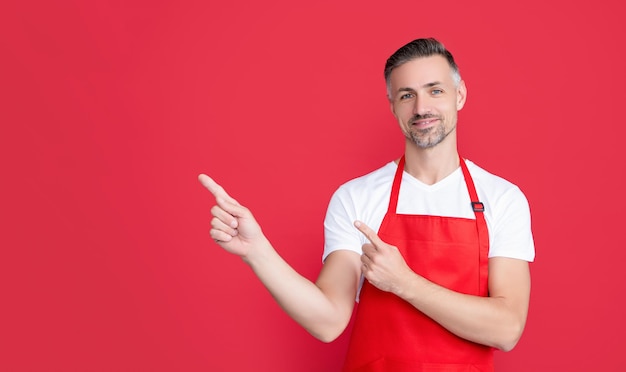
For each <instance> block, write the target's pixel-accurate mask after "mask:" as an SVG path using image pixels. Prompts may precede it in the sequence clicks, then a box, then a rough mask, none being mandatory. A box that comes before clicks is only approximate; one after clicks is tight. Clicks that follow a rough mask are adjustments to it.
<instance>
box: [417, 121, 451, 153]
mask: <svg viewBox="0 0 626 372" xmlns="http://www.w3.org/2000/svg"><path fill="white" fill-rule="evenodd" d="M453 130H454V127H452V128H451V129H450V130H449V131H448V132H446V128H445V127H444V126H443V125H438V126H436V127H430V128H426V129H414V128H412V129H410V130H409V131H408V133H407V135H406V138H408V139H409V140H411V142H413V143H414V144H415V145H417V147H419V148H422V149H429V148H432V147H435V146H437V145H438V144H440V143H441V142H443V140H444V139H445V138H446V137H447V136H448V135H449V134H450V133H452V131H453Z"/></svg>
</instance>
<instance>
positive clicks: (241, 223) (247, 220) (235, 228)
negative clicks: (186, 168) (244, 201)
mask: <svg viewBox="0 0 626 372" xmlns="http://www.w3.org/2000/svg"><path fill="white" fill-rule="evenodd" d="M198 180H199V181H200V183H201V184H202V185H203V186H204V187H206V188H207V190H209V191H210V192H211V194H213V196H214V197H215V201H216V205H214V206H213V207H212V208H211V214H212V215H213V218H212V219H211V231H210V235H211V238H213V240H215V242H216V243H217V244H218V245H219V246H221V247H222V248H224V249H225V250H226V251H228V252H230V253H233V254H236V255H238V256H241V257H242V258H243V259H244V260H245V259H246V258H247V257H248V255H249V254H250V252H251V249H253V247H255V246H258V245H259V244H263V243H265V242H266V239H265V236H264V235H263V232H262V231H261V227H260V226H259V224H258V223H257V222H256V220H255V219H254V217H253V216H252V213H251V212H250V210H248V208H246V207H244V206H242V205H241V204H239V202H237V201H236V200H235V199H233V198H232V197H231V196H230V195H228V193H226V191H225V190H224V188H223V187H222V186H220V185H219V184H217V183H216V182H215V181H214V180H213V179H212V178H211V177H209V176H207V175H206V174H200V175H199V176H198Z"/></svg>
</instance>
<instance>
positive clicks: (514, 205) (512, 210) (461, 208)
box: [322, 160, 535, 262]
mask: <svg viewBox="0 0 626 372" xmlns="http://www.w3.org/2000/svg"><path fill="white" fill-rule="evenodd" d="M465 164H467V168H468V170H469V172H470V174H471V176H472V179H473V181H474V186H475V187H476V192H477V194H478V199H479V200H480V201H481V202H482V203H483V204H484V206H485V212H484V215H485V220H486V221H487V228H488V230H489V257H490V258H491V257H509V258H517V259H520V260H524V261H529V262H531V261H533V260H534V258H535V246H534V242H533V236H532V232H531V225H530V209H529V207H528V201H527V200H526V197H525V196H524V194H523V193H522V191H521V190H520V189H519V188H518V187H517V186H516V185H514V184H512V183H511V182H509V181H507V180H505V179H503V178H501V177H498V176H496V175H493V174H491V173H489V172H487V171H485V170H484V169H482V168H480V167H479V166H477V165H476V164H474V163H472V162H471V161H469V160H466V161H465ZM396 169H397V165H396V163H394V162H389V163H388V164H386V165H385V166H383V167H382V168H380V169H377V170H375V171H373V172H372V173H369V174H367V175H365V176H362V177H359V178H355V179H353V180H351V181H349V182H347V183H345V184H343V185H341V186H340V187H339V189H337V191H335V193H334V194H333V196H332V198H331V200H330V204H329V206H328V210H327V212H326V218H325V220H324V239H325V243H324V255H323V257H322V259H326V257H327V256H328V255H329V254H330V253H332V252H334V251H336V250H340V249H347V250H351V251H354V252H356V253H358V254H362V252H361V247H362V246H363V244H365V243H368V241H367V238H365V236H364V235H363V234H362V233H361V232H360V231H358V230H357V229H356V227H354V221H355V220H359V221H363V222H364V223H365V224H366V225H368V226H369V227H371V228H372V229H373V230H374V231H378V229H379V228H380V225H381V223H382V220H383V217H384V216H385V214H386V213H387V209H388V207H389V198H390V195H391V184H392V182H393V178H394V176H395V172H396ZM397 213H400V214H421V215H434V216H444V217H461V218H470V219H475V218H476V217H475V215H474V211H473V210H472V207H471V202H470V196H469V193H468V191H467V186H466V184H465V179H464V177H463V172H462V170H461V168H460V167H459V168H457V169H456V170H455V171H454V172H453V173H452V174H450V175H449V176H447V177H446V178H444V179H442V180H441V181H439V182H437V183H435V184H434V185H427V184H424V183H422V182H421V181H419V180H418V179H416V178H414V177H413V176H411V175H410V174H408V173H407V172H404V173H403V175H402V183H401V185H400V195H399V197H398V209H397Z"/></svg>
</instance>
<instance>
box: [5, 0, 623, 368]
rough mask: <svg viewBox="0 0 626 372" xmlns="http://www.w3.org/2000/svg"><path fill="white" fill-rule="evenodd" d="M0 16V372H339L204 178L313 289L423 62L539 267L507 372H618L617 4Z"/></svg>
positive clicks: (395, 149)
mask: <svg viewBox="0 0 626 372" xmlns="http://www.w3.org/2000/svg"><path fill="white" fill-rule="evenodd" d="M503 4H507V3H506V2H499V1H481V2H467V3H463V4H461V3H460V2H459V4H457V5H452V4H448V3H441V2H429V3H426V2H418V1H395V2H391V3H390V2H386V3H384V2H381V3H380V4H378V5H367V4H366V3H364V2H362V1H341V2H339V1H337V2H335V1H328V2H326V1H321V2H308V3H300V2H296V1H286V0H280V1H274V2H271V3H268V2H257V1H251V0H244V1H238V2H204V1H171V2H165V1H157V2H154V1H144V2H139V1H112V0H108V1H107V0H103V1H93V2H88V1H48V2H43V1H42V2H38V3H35V2H32V1H17V0H16V1H9V2H8V3H7V2H4V3H3V6H2V8H3V10H2V11H1V12H0V46H1V48H0V56H1V57H0V91H1V94H2V95H1V96H0V115H1V116H0V122H1V127H0V128H1V129H0V165H1V168H0V172H1V173H0V219H1V220H0V249H1V251H0V252H1V253H0V254H1V256H0V294H1V297H0V307H1V309H2V310H1V311H2V313H3V314H4V315H2V317H0V370H10V371H32V370H51V371H52V370H55V371H56V370H59V371H61V370H62V371H85V370H90V371H112V370H116V371H125V370H129V371H130V370H150V371H160V370H163V371H174V370H177V371H182V370H184V371H200V370H201V371H207V370H210V371H333V370H337V369H338V367H339V366H340V365H341V362H342V358H343V354H344V352H345V348H346V340H347V335H344V336H342V338H341V339H340V340H338V341H337V342H335V343H332V344H322V343H320V342H318V341H316V340H315V339H313V338H312V337H311V336H309V335H308V334H306V332H305V331H303V330H302V329H300V328H299V327H298V326H297V325H296V324H295V323H294V322H293V321H291V320H290V319H289V318H288V317H287V316H286V315H285V314H284V313H283V312H282V311H281V310H280V308H279V307H278V306H277V305H276V304H275V303H274V302H273V300H272V299H271V296H270V295H269V294H268V293H267V292H266V291H265V289H264V288H263V287H262V286H261V285H260V284H259V283H258V281H256V279H255V277H254V276H253V275H252V273H251V272H250V270H249V269H248V267H247V266H245V265H244V264H242V263H241V262H240V260H239V259H237V258H235V257H232V256H229V255H228V254H226V253H225V252H223V251H221V250H220V249H219V248H218V247H217V246H216V245H215V244H213V243H212V241H211V239H210V238H209V236H208V229H209V220H210V217H209V215H210V213H209V208H210V206H211V205H212V202H213V201H212V200H211V197H210V195H209V193H208V192H207V191H206V190H204V189H203V188H202V187H201V186H200V185H199V184H198V182H197V180H196V176H197V174H198V173H201V172H206V173H208V174H210V175H212V176H213V177H214V178H215V179H217V180H218V181H219V182H221V183H222V184H223V185H224V186H225V187H226V188H227V190H229V192H230V193H231V194H232V195H234V196H235V197H236V198H238V199H239V200H240V201H241V202H243V203H245V204H246V205H247V206H249V207H250V208H251V209H252V210H253V211H254V212H255V215H256V217H257V219H258V220H259V221H260V222H261V223H262V226H263V227H264V230H265V232H266V234H267V235H268V236H269V237H270V238H271V239H272V241H273V242H274V243H275V246H276V247H277V249H278V250H279V251H280V253H281V254H282V255H283V256H284V257H285V258H286V259H287V260H288V261H289V262H290V263H292V264H293V266H295V268H296V269H297V270H299V271H300V272H302V273H303V274H304V275H306V276H307V277H309V278H311V279H313V278H315V277H316V276H317V273H318V271H319V269H320V267H321V261H320V257H321V253H322V244H323V236H322V235H323V230H322V220H323V217H324V213H325V209H326V205H327V203H328V200H329V198H330V196H331V194H332V192H333V191H334V190H335V188H336V187H337V186H338V185H339V184H341V183H342V182H344V181H346V180H348V179H351V178H353V177H356V176H359V175H362V174H364V173H365V172H367V171H369V170H372V169H374V168H375V167H378V166H380V165H382V164H384V163H385V162H387V161H389V160H390V159H392V158H394V157H397V156H399V155H400V153H401V151H402V149H403V139H402V137H401V135H400V132H399V130H398V128H397V124H396V123H395V121H394V119H393V117H392V115H391V114H390V112H389V109H388V105H387V102H386V100H385V86H384V82H383V78H382V68H383V66H384V62H385V60H386V58H387V57H388V56H389V55H390V54H391V53H392V52H393V51H394V50H395V49H396V48H397V47H399V46H401V45H402V44H404V43H406V42H408V41H410V40H412V39H414V38H417V37H424V36H434V37H437V38H439V39H440V40H442V41H443V42H444V43H445V44H446V45H447V46H448V47H449V48H450V49H451V50H452V51H453V52H454V53H455V56H456V58H457V61H458V63H459V65H460V67H461V72H462V74H463V76H464V78H465V80H466V83H467V86H468V90H469V95H468V102H467V104H466V106H465V108H464V109H463V111H462V112H461V114H460V122H459V137H460V139H459V141H460V148H461V152H462V154H463V155H464V156H466V157H468V158H470V159H472V160H474V161H475V162H477V163H478V164H479V165H481V166H483V167H485V168H487V169H489V170H491V171H492V172H494V173H497V174H499V175H501V176H503V177H505V178H507V179H509V180H511V181H513V182H515V183H517V184H518V185H519V186H520V187H521V188H522V190H523V191H524V192H525V193H526V195H527V197H528V199H529V201H530V205H531V209H532V213H533V231H534V235H535V240H536V249H537V258H536V262H535V263H533V264H532V266H531V267H532V275H533V292H532V298H531V308H530V314H529V319H528V325H527V328H526V332H525V334H524V336H523V338H522V340H521V341H520V343H519V344H518V346H517V348H516V349H515V350H513V351H512V352H510V353H507V354H505V353H498V354H497V365H498V367H499V368H498V369H499V370H500V371H555V370H558V371H588V370H603V371H617V370H623V369H624V367H625V366H626V364H625V362H624V358H623V351H622V349H623V341H622V337H621V335H622V334H624V333H625V332H626V323H625V321H624V312H625V311H626V307H625V306H624V304H623V300H622V297H623V295H624V293H625V289H626V288H625V287H626V284H625V283H626V274H625V273H626V270H624V269H623V262H624V259H625V258H626V249H625V248H626V244H625V243H626V239H625V235H624V233H623V222H624V217H623V213H624V210H625V208H626V201H625V198H624V187H623V181H622V178H623V177H624V165H623V164H622V163H623V161H624V151H623V146H624V143H623V139H622V138H623V136H622V133H623V132H624V131H623V125H624V123H623V121H624V120H623V119H622V118H621V116H620V114H619V112H620V111H619V110H620V109H621V108H622V107H623V105H624V102H623V101H624V86H625V83H626V76H625V72H624V59H623V58H622V56H621V54H622V52H621V50H623V45H624V43H625V42H626V30H625V27H624V22H623V18H624V12H623V11H620V10H618V9H619V7H618V4H619V2H618V1H605V2H593V3H576V5H575V6H572V4H573V3H571V2H565V1H553V2H548V1H539V0H529V1H525V2H521V3H515V4H516V5H503Z"/></svg>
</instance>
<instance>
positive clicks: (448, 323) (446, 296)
mask: <svg viewBox="0 0 626 372" xmlns="http://www.w3.org/2000/svg"><path fill="white" fill-rule="evenodd" d="M406 283H407V285H406V286H403V287H402V289H401V290H400V291H399V293H397V295H398V296H400V297H401V298H403V299H404V300H405V301H407V302H409V303H410V304H411V305H413V306H414V307H415V308H417V309H418V310H420V311H421V312H423V313H424V314H426V315H427V316H429V317H430V318H432V319H433V320H434V321H436V322H437V323H439V324H440V325H442V326H443V327H444V328H446V329H448V330H449V331H450V332H452V333H454V334H455V335H457V336H459V337H461V338H464V339H467V340H470V341H473V342H476V343H479V344H483V345H488V346H492V347H495V348H498V349H501V350H504V351H509V350H511V349H512V348H513V347H514V346H515V344H516V343H517V341H518V340H519V338H520V337H521V334H522V331H523V329H524V325H525V321H526V311H525V310H524V309H525V307H524V306H517V304H514V303H511V302H510V301H508V300H507V299H506V298H503V297H481V296H473V295H467V294H462V293H459V292H455V291H452V290H449V289H447V288H444V287H441V286H439V285H437V284H435V283H432V282H430V281H428V280H426V279H424V278H423V277H421V276H419V275H417V274H414V275H413V276H412V278H411V279H410V280H407V282H406ZM520 309H522V310H520Z"/></svg>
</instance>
